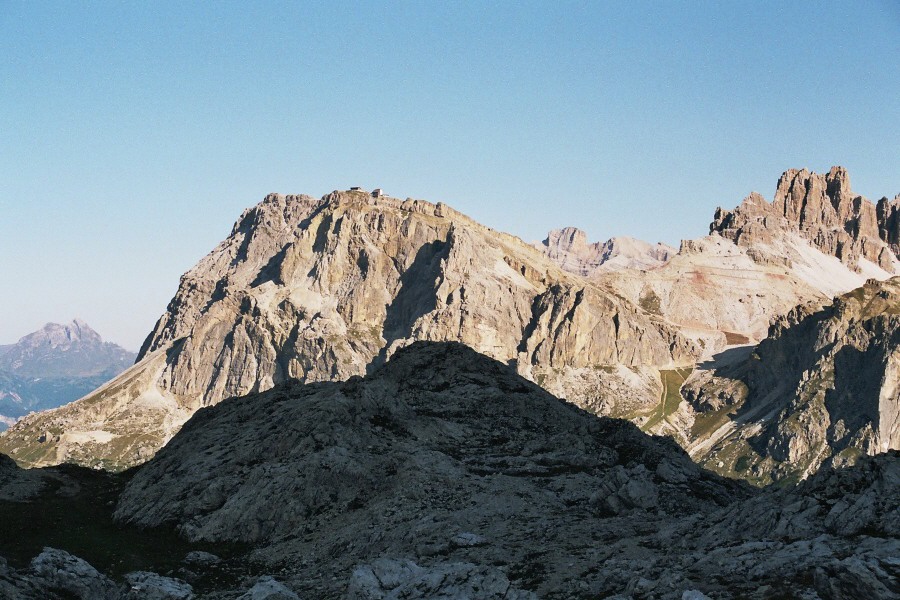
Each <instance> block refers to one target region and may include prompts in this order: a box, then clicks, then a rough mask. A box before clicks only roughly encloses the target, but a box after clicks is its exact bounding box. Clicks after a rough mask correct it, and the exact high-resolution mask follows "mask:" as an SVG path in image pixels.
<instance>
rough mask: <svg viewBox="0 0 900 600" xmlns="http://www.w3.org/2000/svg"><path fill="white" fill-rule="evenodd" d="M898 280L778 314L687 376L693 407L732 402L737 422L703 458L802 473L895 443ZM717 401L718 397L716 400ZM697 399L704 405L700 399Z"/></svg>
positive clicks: (898, 429) (899, 425) (765, 472)
mask: <svg viewBox="0 0 900 600" xmlns="http://www.w3.org/2000/svg"><path fill="white" fill-rule="evenodd" d="M898 373H900V278H893V279H890V280H888V281H884V282H877V281H870V282H869V283H867V284H866V285H865V286H863V287H861V288H859V289H856V290H854V291H852V292H850V293H848V294H845V295H843V296H839V297H837V298H835V299H834V302H833V303H832V304H831V305H830V306H826V307H825V308H822V309H819V308H818V307H815V306H800V307H797V308H796V309H794V310H793V311H791V312H790V313H789V314H788V315H786V316H785V317H783V318H781V319H778V320H777V321H776V322H775V323H774V324H773V325H772V327H771V329H770V331H769V337H768V338H767V339H765V340H763V341H762V342H761V343H760V344H759V345H758V346H757V347H756V348H755V349H754V350H753V352H752V353H750V354H748V357H747V359H746V360H744V361H742V362H740V363H738V364H736V365H733V366H732V367H730V368H728V369H723V370H722V372H720V373H718V374H717V375H715V376H713V377H711V378H706V379H696V380H693V381H690V382H688V384H687V386H686V395H687V396H688V397H689V398H691V399H694V400H695V404H697V408H698V409H699V411H700V413H701V414H702V413H706V412H711V411H713V412H714V411H717V410H721V409H722V406H723V405H728V406H733V407H735V408H734V409H732V410H733V416H732V419H733V422H734V423H736V424H737V427H736V428H734V429H733V431H731V432H730V433H729V434H728V435H727V436H725V437H723V438H722V440H720V441H719V442H718V443H717V445H716V446H714V447H713V448H712V449H711V452H710V453H709V455H708V456H707V457H706V458H705V461H706V462H708V463H710V466H712V464H713V463H716V462H719V461H722V460H723V457H724V462H726V463H727V465H723V466H724V467H725V468H726V470H728V469H734V464H735V463H737V462H738V461H739V462H740V465H741V466H740V470H741V471H743V472H744V475H745V476H746V475H751V476H753V477H761V478H762V482H763V483H767V482H768V481H770V480H771V479H770V478H774V479H776V480H777V479H784V478H802V477H806V476H808V475H809V474H811V473H813V472H814V471H815V470H816V469H818V468H819V467H820V466H821V465H822V464H834V465H846V464H852V463H853V462H855V461H856V460H857V459H858V458H859V457H860V455H863V454H876V453H879V452H886V451H888V450H890V449H900V379H898ZM716 399H718V403H717V402H716ZM701 404H703V406H700V405H701Z"/></svg>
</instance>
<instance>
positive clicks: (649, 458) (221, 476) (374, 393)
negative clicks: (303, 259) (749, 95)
mask: <svg viewBox="0 0 900 600" xmlns="http://www.w3.org/2000/svg"><path fill="white" fill-rule="evenodd" d="M898 467H900V453H898V452H896V451H892V452H889V453H886V454H882V455H879V456H876V457H864V458H863V459H862V460H861V461H860V462H859V464H857V465H856V466H853V467H849V468H847V469H841V470H836V471H832V470H826V471H822V472H820V473H818V474H816V475H815V476H814V477H812V478H811V479H810V480H808V481H806V482H804V483H803V484H801V485H800V486H798V487H792V488H786V489H774V488H769V489H767V490H764V491H760V490H756V489H753V488H751V487H750V486H748V485H747V484H744V483H741V482H736V481H733V480H729V479H725V478H722V477H719V476H717V475H715V474H713V473H710V472H708V471H704V470H702V469H700V468H699V467H698V466H697V465H695V464H694V463H692V462H691V461H690V460H689V459H688V457H687V455H686V454H685V453H684V452H683V451H682V450H681V449H680V448H678V447H677V446H676V445H675V444H674V443H672V442H671V441H670V440H668V439H665V438H657V437H652V436H648V435H645V434H643V433H641V432H640V431H638V430H637V428H636V427H634V426H633V425H632V424H630V423H628V422H626V421H620V420H613V419H606V418H598V417H595V416H594V415H591V414H589V413H586V412H584V411H581V410H580V409H578V408H576V407H574V406H572V405H571V404H568V403H566V402H563V401H561V400H558V399H556V398H554V397H553V396H551V395H549V394H548V393H546V392H545V391H544V390H543V389H541V388H539V387H538V386H536V385H534V384H532V383H531V382H529V381H527V380H525V379H523V378H521V377H520V376H518V375H517V374H516V373H515V371H514V370H512V369H511V368H509V367H508V366H506V365H504V364H502V363H499V362H497V361H495V360H492V359H490V358H488V357H486V356H483V355H480V354H478V353H476V352H474V351H472V350H471V349H469V348H467V347H465V346H463V345H461V344H455V343H433V342H416V343H414V344H412V345H411V346H408V347H405V348H403V349H401V350H399V351H398V352H397V353H396V354H395V356H394V357H393V359H392V360H391V361H389V362H388V363H386V364H385V365H383V366H382V367H380V368H378V369H376V370H375V371H374V372H373V373H371V374H370V375H368V376H366V377H364V378H353V379H352V380H350V381H347V382H343V383H334V382H320V383H311V384H298V383H285V384H281V385H278V386H276V387H275V388H274V389H272V390H269V391H267V392H264V393H262V394H258V395H250V396H246V397H241V398H232V399H228V400H225V401H223V402H221V403H219V404H218V405H216V406H213V407H208V408H203V409H201V410H199V411H198V412H197V413H196V414H195V415H194V416H193V417H192V418H191V420H190V421H189V422H188V423H187V424H186V425H185V426H184V428H182V430H181V431H180V432H179V433H178V434H177V435H176V436H175V438H174V439H173V440H172V441H171V442H170V443H169V444H168V445H167V446H166V447H165V448H163V450H162V451H160V453H159V454H158V455H157V456H156V457H155V458H153V459H152V460H151V461H150V462H148V463H146V464H144V465H142V466H140V467H137V468H136V469H134V470H133V471H131V472H129V473H127V474H125V475H109V474H103V473H97V472H95V471H89V470H85V469H77V468H73V467H66V468H62V467H54V468H51V469H40V470H29V471H25V470H22V469H19V468H17V467H16V466H15V465H14V464H13V463H12V462H11V461H8V460H6V461H4V460H3V458H2V457H0V479H2V480H3V482H4V485H3V486H0V490H7V489H9V488H12V489H15V490H17V492H16V498H15V501H16V502H19V503H21V502H29V501H32V500H30V499H34V500H33V501H35V502H38V504H37V505H36V510H40V509H41V507H44V506H45V505H46V503H47V502H48V499H49V498H51V497H55V500H54V502H55V503H57V504H59V503H64V502H65V501H66V500H65V498H68V497H69V496H65V497H63V496H59V492H57V493H56V494H55V495H54V492H53V485H50V484H51V483H52V481H53V480H60V481H62V480H66V481H69V482H70V484H74V485H77V486H78V488H80V491H78V492H77V494H75V495H74V496H72V498H71V500H72V501H73V502H81V503H82V504H81V505H80V506H81V510H84V505H83V503H84V499H85V498H87V497H90V495H91V494H92V492H91V490H92V489H94V487H96V486H99V487H97V490H98V491H100V490H101V489H106V488H109V489H108V490H107V491H105V492H103V493H101V494H100V497H102V498H104V500H105V499H107V498H109V494H110V490H112V489H113V488H112V487H110V486H111V485H113V484H114V486H113V487H114V488H115V492H114V493H115V494H118V500H117V501H116V509H115V516H116V518H117V520H118V523H117V525H116V527H112V528H111V527H109V526H108V525H105V526H104V527H106V529H105V530H104V531H105V533H103V535H98V533H97V532H94V531H92V530H91V527H92V523H93V522H92V521H90V520H85V518H84V515H80V513H79V512H78V511H74V512H75V514H76V515H79V518H78V519H76V521H77V522H78V525H79V527H81V528H82V530H81V533H82V535H81V536H79V538H78V542H77V543H78V544H82V543H83V541H85V540H87V541H93V543H85V545H84V550H85V551H86V552H90V554H91V555H92V556H93V557H94V558H96V559H103V557H104V556H106V555H107V554H108V545H109V544H114V545H115V547H122V553H123V554H125V555H127V556H130V555H131V551H130V550H129V549H128V546H127V542H126V541H125V540H131V543H132V544H133V545H134V546H135V552H136V553H137V554H141V552H144V553H146V552H147V551H148V549H150V548H152V544H150V545H148V544H146V543H145V542H146V541H147V540H150V539H153V538H159V539H163V538H161V537H160V536H162V535H166V536H168V535H171V533H172V527H174V528H175V529H176V530H177V531H178V532H180V534H181V535H182V536H183V537H184V538H186V539H180V540H173V541H171V542H170V543H169V544H168V545H167V546H166V548H169V549H170V551H169V552H167V553H166V554H167V555H166V556H165V557H161V556H156V555H155V554H154V555H153V556H152V562H151V563H150V564H147V565H146V566H143V567H142V568H141V569H142V570H141V571H139V572H126V573H125V574H124V582H122V583H117V579H116V578H120V577H121V573H123V570H121V569H120V570H119V573H120V575H112V576H111V577H110V576H109V572H108V571H107V569H108V565H106V564H103V563H98V564H96V565H93V566H91V565H89V564H87V563H86V562H85V561H83V560H80V559H79V558H77V557H75V556H72V555H71V554H68V553H67V552H62V551H59V550H52V549H46V548H45V549H44V551H43V552H40V548H41V546H43V545H48V544H46V543H44V544H41V543H40V541H41V540H38V539H27V540H23V541H22V542H21V543H27V544H28V545H29V547H34V548H35V550H34V553H35V554H38V553H40V554H39V556H37V558H33V559H32V557H31V556H27V557H24V558H25V560H24V562H23V561H22V557H20V558H19V562H18V563H17V567H16V568H12V567H10V566H9V565H8V564H7V563H6V562H5V561H3V560H2V559H0V591H2V593H5V594H6V595H8V596H10V597H23V598H54V599H55V598H60V599H62V598H70V597H79V598H94V597H104V598H109V599H110V600H120V599H124V598H128V599H132V598H139V597H141V598H143V597H165V598H173V597H178V598H182V597H184V598H186V597H189V596H190V593H191V586H193V589H194V590H195V591H196V592H197V593H198V594H199V595H200V597H204V598H207V597H208V598H234V597H237V596H239V595H240V594H242V593H246V594H245V595H243V596H240V597H242V598H251V597H253V598H255V597H258V596H260V595H263V594H280V595H279V596H278V597H284V598H295V597H302V598H308V597H314V598H322V599H332V598H345V599H347V600H363V599H365V600H370V599H372V598H409V599H413V598H473V599H478V600H489V599H490V600H494V599H497V600H500V599H506V600H510V599H517V600H525V599H528V600H531V599H534V598H550V599H563V598H566V599H569V598H576V599H584V600H587V599H589V598H590V599H592V598H598V597H599V598H608V597H630V598H635V599H641V600H644V599H646V600H650V599H651V598H653V599H659V600H679V599H681V600H683V598H686V597H687V598H690V597H695V598H699V597H710V598H732V597H740V598H754V599H759V600H765V599H770V598H781V597H788V598H806V597H809V598H814V597H818V598H821V599H822V600H842V599H844V598H848V597H857V596H858V595H859V594H863V596H864V597H866V598H873V599H882V598H883V599H888V598H894V597H896V594H897V593H898V592H900V579H898V577H900V569H898V564H897V559H896V557H897V555H898V551H900V541H898V536H900V521H898V519H900V514H898V512H897V510H896V506H897V501H898V499H900V470H898ZM35 482H36V483H37V484H38V486H39V487H37V488H36V487H35V486H34V485H33V484H34V483H35ZM104 482H105V483H104ZM116 482H118V483H116ZM122 484H124V485H125V488H124V490H123V491H121V493H120V492H118V490H119V489H121V488H120V487H119V486H121V485H122ZM41 485H44V486H45V487H47V489H46V490H42V489H41V488H40V486H41ZM104 485H105V487H104ZM70 493H73V492H70ZM79 499H80V500H79ZM7 500H8V499H7ZM111 504H112V503H109V505H111ZM101 506H107V502H106V501H104V502H102V503H101ZM54 510H57V511H59V510H61V508H59V507H57V508H55V509H54ZM104 510H108V509H104ZM21 512H22V511H21V510H20V509H17V510H16V514H21ZM101 512H102V511H101ZM56 534H57V532H56V530H55V529H54V530H51V531H49V532H47V531H46V530H45V531H44V535H51V536H52V537H54V538H55V539H57V538H58V539H59V540H60V541H64V540H65V539H66V537H65V536H58V535H56ZM22 535H24V536H25V537H29V536H32V535H35V534H34V533H33V532H32V531H31V530H30V529H29V528H27V527H25V528H23V529H22ZM119 535H121V536H123V537H122V539H118V538H116V539H110V536H113V537H116V536H119ZM66 543H72V542H71V540H70V541H68V542H66ZM96 544H100V546H102V547H95V545H96ZM187 544H191V546H187ZM194 544H205V546H204V547H205V548H208V549H216V548H219V549H221V550H223V551H225V550H226V549H227V554H226V557H225V558H224V559H221V558H219V557H217V556H213V555H211V554H209V553H208V552H202V551H201V552H198V551H196V550H197V548H196V546H194ZM179 549H180V550H179ZM188 549H191V550H193V551H191V552H190V553H188V554H187V555H186V556H185V553H186V552H187V550H188ZM68 550H69V552H71V551H72V550H71V549H68ZM98 550H100V552H98ZM173 553H174V554H175V556H170V555H171V554H173ZM181 556H184V559H183V560H182V561H181V564H182V568H180V569H177V567H175V569H177V570H175V569H173V567H172V566H171V565H172V563H176V564H177V563H178V560H179V558H180V557H181ZM110 558H112V559H113V561H114V562H115V561H116V559H119V560H120V559H121V557H116V556H112V557H110ZM29 560H30V563H29V562H28V561H29ZM105 560H109V559H105ZM119 564H120V563H119ZM250 564H252V572H253V573H255V574H259V573H273V574H276V577H277V578H273V577H270V576H266V577H259V578H256V577H251V578H248V577H245V576H241V577H234V576H225V577H223V575H226V574H227V573H243V574H246V573H247V572H248V570H251V569H248V566H249V565H250ZM154 565H158V566H154ZM166 565H169V567H168V569H167V568H166V567H165V566H166ZM94 567H98V569H99V570H98V569H95V568H94ZM104 571H106V573H107V574H103V573H104ZM154 571H158V572H159V573H165V576H160V575H159V574H158V573H157V572H154ZM207 571H211V572H212V573H214V574H217V575H216V576H215V577H207V576H205V575H204V573H205V572H207ZM173 576H174V577H177V578H179V579H173V578H172V577H173ZM181 578H183V579H181ZM136 587H140V589H139V590H137V591H136ZM248 588H249V589H248ZM151 591H153V593H154V594H156V593H159V594H160V595H159V596H155V595H154V596H150V595H149V594H150V592H151ZM164 592H165V593H164ZM17 594H18V595H17ZM165 594H169V595H165ZM699 594H705V596H701V595H699Z"/></svg>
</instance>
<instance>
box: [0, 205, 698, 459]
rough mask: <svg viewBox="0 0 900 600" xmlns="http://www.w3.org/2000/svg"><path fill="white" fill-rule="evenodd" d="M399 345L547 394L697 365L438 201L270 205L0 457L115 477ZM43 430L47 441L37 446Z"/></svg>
mask: <svg viewBox="0 0 900 600" xmlns="http://www.w3.org/2000/svg"><path fill="white" fill-rule="evenodd" d="M414 340H435V341H445V340H450V341H459V342H462V343H465V344H467V345H469V346H471V347H472V348H474V349H476V350H478V351H479V352H483V353H485V354H487V355H489V356H491V357H493V358H496V359H498V360H500V361H502V362H505V363H509V364H515V365H517V367H518V369H519V370H520V372H522V373H524V374H527V375H530V376H531V377H533V378H535V379H540V380H541V381H542V382H544V384H545V385H547V386H550V385H552V384H553V383H554V382H556V381H557V380H558V379H560V378H562V377H565V376H566V374H565V373H564V370H565V369H585V370H589V371H593V370H594V367H596V366H598V365H627V366H634V367H637V366H638V365H644V366H647V367H648V368H652V367H654V366H660V365H671V364H689V363H690V362H692V361H693V360H694V359H695V358H696V356H697V355H698V354H699V352H700V349H699V346H698V345H697V344H696V343H694V342H692V341H690V340H687V339H686V338H684V337H683V336H682V335H680V334H679V333H678V331H677V329H676V328H674V327H673V326H671V325H670V324H668V323H666V322H665V321H664V320H663V319H661V318H659V317H658V316H656V315H652V314H650V313H648V312H646V311H644V310H642V309H641V308H640V307H638V306H636V305H633V304H631V303H629V302H628V301H627V300H624V299H623V298H621V297H620V296H617V295H615V294H613V293H610V292H609V291H608V290H607V289H605V288H603V287H601V286H598V285H596V284H594V283H591V282H588V281H585V280H583V279H581V278H578V277H576V276H574V275H571V274H568V273H566V272H565V271H563V270H562V269H560V268H559V267H558V266H556V265H555V264H554V263H553V262H552V261H550V260H548V259H547V258H546V257H544V256H543V255H542V254H541V253H540V252H539V251H538V250H537V249H535V248H533V247H532V246H529V245H528V244H525V243H524V242H522V241H521V240H519V239H518V238H515V237H512V236H509V235H505V234H502V233H499V232H496V231H493V230H490V229H488V228H487V227H484V226H482V225H479V224H478V223H475V222H474V221H472V220H471V219H469V218H468V217H465V216H464V215H461V214H460V213H457V212H456V211H453V210H452V209H450V208H449V207H447V206H445V205H442V204H438V205H433V204H429V203H427V202H422V201H416V200H406V201H400V200H396V199H392V198H386V197H381V198H372V197H370V196H369V195H367V194H364V193H356V192H341V193H338V192H335V193H333V194H330V195H328V196H326V197H325V198H323V199H321V200H316V199H313V198H310V197H308V196H280V195H270V196H268V197H267V198H266V199H265V200H264V201H263V202H261V203H260V204H259V205H257V206H256V207H254V208H252V209H249V210H248V211H246V212H245V213H244V215H242V216H241V218H240V219H239V220H238V222H237V223H236V225H235V227H234V230H233V231H232V233H231V235H230V236H229V237H228V238H227V239H226V240H225V241H224V242H222V243H221V244H220V245H219V246H218V247H217V248H216V249H215V250H213V251H212V252H211V253H210V254H209V255H208V256H206V257H205V258H204V259H203V260H201V261H200V263H198V265H197V266H195V267H194V268H193V269H191V270H190V271H189V272H188V273H186V274H185V275H184V276H183V277H182V280H181V284H180V286H179V289H178V292H177V293H176V294H175V297H174V298H173V299H172V301H171V303H170V304H169V307H168V310H167V311H166V313H165V314H164V315H163V316H162V317H161V318H160V320H159V322H158V323H157V325H156V327H155V328H154V331H153V332H152V333H151V334H150V336H149V337H148V338H147V340H146V342H145V343H144V346H143V348H142V349H141V353H140V356H139V362H138V365H137V366H136V367H135V369H133V370H131V371H129V372H128V373H126V374H123V376H122V377H120V378H119V379H118V380H116V381H114V382H111V384H110V385H108V386H106V387H105V388H104V389H102V390H98V392H97V393H96V394H94V395H92V396H91V397H89V398H86V399H85V401H83V402H80V403H77V404H75V405H72V406H70V407H66V408H65V409H63V410H61V411H57V412H54V413H49V414H45V415H39V416H36V417H33V418H31V419H29V420H26V422H24V423H21V424H20V425H19V426H17V427H16V428H14V429H13V431H11V433H10V434H9V435H8V436H6V437H4V438H3V439H2V441H0V447H2V449H3V450H4V451H6V452H9V453H10V454H11V455H12V456H14V457H15V458H17V459H18V460H22V461H23V462H25V463H26V464H52V463H55V462H59V461H66V460H68V461H74V462H78V463H81V464H87V465H91V466H94V465H103V466H105V467H108V468H109V467H112V468H122V467H125V466H129V465H133V464H136V463H139V462H141V461H143V460H145V459H146V458H147V457H148V456H149V455H152V453H153V452H154V451H155V450H157V449H158V448H159V447H160V446H161V445H162V444H163V443H165V441H166V440H167V439H168V438H169V437H171V435H172V434H173V433H174V432H175V431H177V428H178V426H180V424H181V423H183V422H184V420H185V419H186V418H187V416H189V415H190V414H191V413H192V412H193V411H194V410H196V409H198V408H200V407H201V406H209V405H213V404H216V403H218V402H219V401H221V400H222V399H224V398H228V397H231V396H236V395H242V394H247V393H255V392H260V391H264V390H267V389H269V388H271V387H272V386H273V385H275V384H276V383H277V382H280V381H285V380H288V379H295V380H299V381H304V382H312V381H331V380H345V379H347V378H349V377H352V376H356V375H363V374H365V373H366V372H367V371H370V370H371V369H373V368H375V367H377V366H378V365H380V364H382V363H384V362H385V360H387V359H388V358H390V356H391V355H392V354H393V353H394V352H395V351H396V350H397V349H398V348H400V347H403V346H405V345H407V344H409V343H411V342H412V341H414ZM586 391H587V392H588V393H590V390H586ZM570 400H573V401H576V402H578V401H579V398H578V397H577V396H575V397H570ZM651 401H652V400H651ZM134 411H140V412H141V416H140V418H134V415H133V414H132V413H134ZM98 424H99V425H98ZM44 432H50V433H51V434H50V435H49V436H46V439H47V440H49V442H48V441H45V442H42V443H40V444H37V443H35V441H34V440H36V439H38V438H40V436H41V435H42V433H44ZM57 438H58V439H57Z"/></svg>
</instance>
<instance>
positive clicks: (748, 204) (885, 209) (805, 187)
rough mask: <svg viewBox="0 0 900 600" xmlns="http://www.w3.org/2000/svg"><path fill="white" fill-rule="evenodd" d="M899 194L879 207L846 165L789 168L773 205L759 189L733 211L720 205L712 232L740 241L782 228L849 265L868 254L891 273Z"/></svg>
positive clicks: (764, 237)
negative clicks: (853, 184) (855, 184)
mask: <svg viewBox="0 0 900 600" xmlns="http://www.w3.org/2000/svg"><path fill="white" fill-rule="evenodd" d="M896 212H897V199H896V198H895V200H894V202H893V203H891V202H888V200H887V198H883V199H882V200H881V201H879V203H878V206H877V207H876V205H875V204H872V203H871V202H870V201H869V200H867V199H866V198H863V197H862V196H859V195H857V194H855V193H853V191H852V190H851V189H850V176H849V175H848V174H847V170H846V169H844V168H843V167H832V169H831V170H830V171H829V172H828V173H827V174H824V175H822V174H818V173H811V172H810V171H807V170H806V169H802V170H799V171H798V170H796V169H791V170H789V171H785V173H784V174H783V175H782V176H781V178H780V179H779V180H778V188H777V190H776V191H775V199H774V201H773V202H772V204H769V203H768V202H766V201H765V199H763V197H762V196H760V195H759V194H756V193H753V194H751V195H750V196H748V197H747V198H746V199H745V200H744V201H743V202H742V203H741V205H740V206H738V207H737V208H736V209H734V210H733V211H727V210H723V209H721V208H719V209H717V210H716V216H715V220H714V221H713V222H712V224H711V225H710V232H711V233H712V232H718V233H719V234H721V235H722V236H724V237H727V238H729V239H731V240H734V242H735V243H737V244H740V245H742V246H747V247H753V246H755V245H759V244H763V245H765V244H769V243H771V242H772V241H773V239H774V238H775V237H776V236H778V235H779V234H780V233H799V234H800V235H801V236H803V237H804V238H806V239H807V240H808V241H809V242H810V243H811V244H812V245H813V246H815V247H816V248H818V249H819V250H821V251H822V252H824V253H826V254H830V255H832V256H836V257H837V258H839V259H840V260H841V261H842V262H844V263H845V264H847V265H848V266H850V267H851V268H854V269H857V268H859V260H860V258H865V259H867V260H869V261H870V262H872V263H875V264H877V265H878V266H880V267H881V268H882V269H885V270H886V271H889V272H891V273H893V272H895V262H896V260H897V238H898V236H897V232H898V231H900V230H898V228H897V218H896V216H895V215H896Z"/></svg>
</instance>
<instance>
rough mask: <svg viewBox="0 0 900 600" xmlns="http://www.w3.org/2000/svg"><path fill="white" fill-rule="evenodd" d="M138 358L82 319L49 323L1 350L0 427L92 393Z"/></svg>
mask: <svg viewBox="0 0 900 600" xmlns="http://www.w3.org/2000/svg"><path fill="white" fill-rule="evenodd" d="M134 359H135V354H134V353H132V352H128V351H127V350H125V349H124V348H121V347H120V346H117V345H115V344H112V343H110V342H104V341H103V339H102V338H101V337H100V335H99V334H98V333H97V332H96V331H94V330H93V329H91V328H90V326H88V324H87V323H85V322H84V321H81V320H80V319H75V320H73V321H72V322H71V323H68V324H65V325H60V324H57V323H47V324H46V325H44V327H42V328H41V329H40V330H38V331H35V332H34V333H30V334H28V335H26V336H24V337H23V338H22V339H20V340H19V341H18V342H17V343H15V344H10V345H4V346H0V429H5V428H6V427H7V426H8V425H12V424H13V423H15V421H16V420H17V419H19V418H21V417H23V416H25V415H27V414H29V413H32V412H39V411H43V410H48V409H51V408H56V407H58V406H61V405H63V404H67V403H68V402H71V401H73V400H77V399H78V398H80V397H82V396H84V395H85V394H87V393H88V392H91V391H93V390H94V389H96V388H97V387H99V386H100V385H102V384H103V383H105V382H106V381H108V380H110V379H112V378H113V377H115V376H116V375H118V374H119V373H121V372H122V371H124V370H125V369H126V368H128V366H130V365H131V364H132V363H134Z"/></svg>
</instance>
